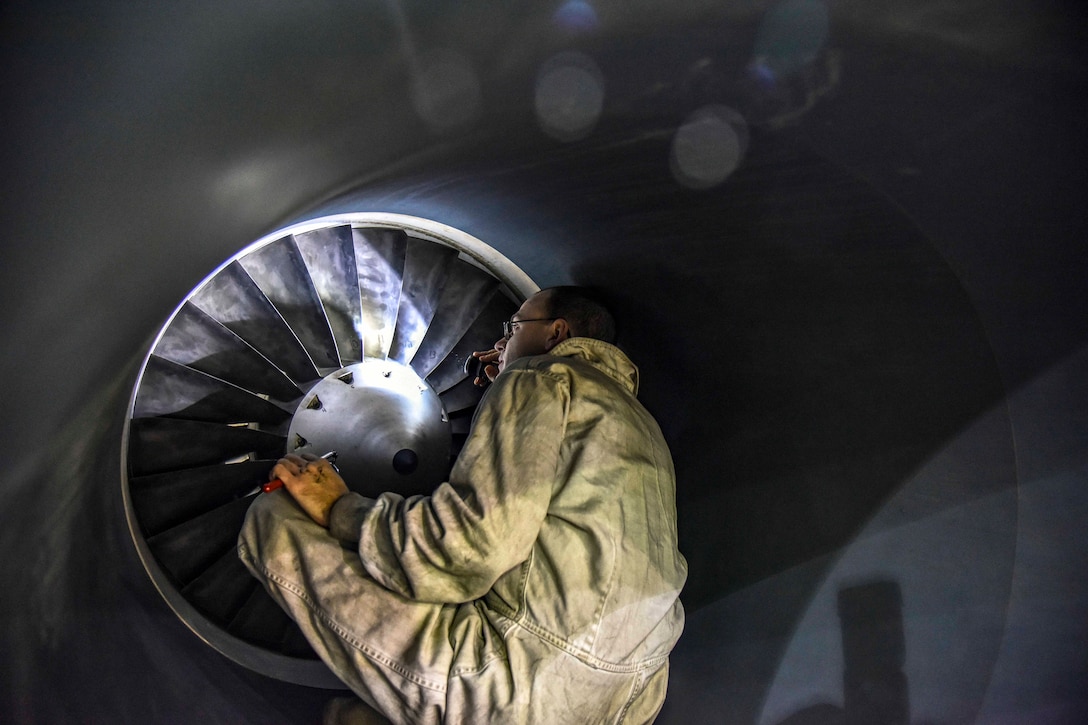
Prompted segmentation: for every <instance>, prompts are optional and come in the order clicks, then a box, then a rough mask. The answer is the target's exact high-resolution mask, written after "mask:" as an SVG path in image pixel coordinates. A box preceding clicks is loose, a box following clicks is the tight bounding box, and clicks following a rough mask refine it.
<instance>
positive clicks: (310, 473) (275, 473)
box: [269, 453, 348, 527]
mask: <svg viewBox="0 0 1088 725" xmlns="http://www.w3.org/2000/svg"><path fill="white" fill-rule="evenodd" d="M273 478H278V479H280V480H281V481H283V486H284V488H286V489H287V492H288V493H290V494H291V497H292V498H294V499H295V501H297V502H298V505H299V506H301V507H302V510H303V511H305V512H306V513H307V514H308V515H309V517H310V518H311V519H313V520H314V521H315V522H317V524H318V525H320V526H325V527H328V525H329V510H330V509H332V505H333V504H334V503H336V502H337V501H339V500H340V497H341V496H343V495H344V494H345V493H348V487H347V484H346V483H344V479H342V478H340V474H339V473H337V472H336V469H335V468H333V467H332V464H331V463H329V462H328V461H326V460H325V459H324V458H319V457H317V456H315V455H313V454H310V453H306V454H304V455H303V456H296V455H295V454H293V453H288V454H287V455H286V456H284V457H283V458H281V459H280V460H279V461H277V462H276V465H275V466H273V467H272V472H271V473H270V474H269V479H273Z"/></svg>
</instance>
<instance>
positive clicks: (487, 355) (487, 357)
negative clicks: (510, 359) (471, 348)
mask: <svg viewBox="0 0 1088 725" xmlns="http://www.w3.org/2000/svg"><path fill="white" fill-rule="evenodd" d="M500 352H501V351H500V350H497V349H495V348H491V349H490V350H477V351H476V352H474V353H472V357H474V358H476V359H477V360H479V361H480V362H482V363H485V365H484V375H486V376H487V380H484V379H483V378H480V377H477V378H476V379H474V380H473V381H472V382H473V383H475V384H476V385H478V386H479V387H481V388H482V387H484V386H485V385H487V383H488V381H490V382H495V378H497V377H498V376H499V366H498V365H496V364H495V363H497V362H498V361H499V353H500Z"/></svg>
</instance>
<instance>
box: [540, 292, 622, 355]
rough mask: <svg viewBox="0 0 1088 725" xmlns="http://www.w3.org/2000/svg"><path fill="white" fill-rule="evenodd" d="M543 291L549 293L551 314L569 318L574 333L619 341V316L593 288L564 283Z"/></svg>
mask: <svg viewBox="0 0 1088 725" xmlns="http://www.w3.org/2000/svg"><path fill="white" fill-rule="evenodd" d="M543 291H544V292H546V293H547V295H546V296H545V298H544V299H545V303H546V304H547V306H548V315H549V316H550V317H562V318H563V319H564V320H566V321H567V324H568V325H570V334H571V335H572V336H574V337H592V338H593V339H595V340H603V341H605V342H607V343H615V342H616V320H615V318H613V317H612V313H611V312H609V311H608V308H607V307H605V306H604V304H603V303H601V302H600V300H599V299H598V298H597V295H596V293H594V292H593V291H592V290H590V289H588V288H586V287H574V286H563V287H549V288H547V289H546V290H543Z"/></svg>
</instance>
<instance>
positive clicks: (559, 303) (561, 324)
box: [495, 287, 616, 372]
mask: <svg viewBox="0 0 1088 725" xmlns="http://www.w3.org/2000/svg"><path fill="white" fill-rule="evenodd" d="M510 323H511V324H510V327H511V331H510V335H509V336H508V337H504V338H503V339H502V340H500V341H499V342H497V343H495V349H497V350H499V351H500V353H501V354H500V356H499V371H500V372H501V371H502V370H503V369H504V368H505V367H506V365H507V364H509V363H512V362H514V361H515V360H518V359H520V358H523V357H528V356H530V355H543V354H544V353H546V352H548V351H550V350H551V349H552V348H553V347H555V346H556V345H558V344H559V343H561V342H563V340H566V339H567V338H570V337H592V338H594V339H596V340H603V341H605V342H609V343H611V342H615V340H616V323H615V321H614V320H613V319H612V314H611V313H610V312H609V311H608V309H607V308H605V306H604V305H602V304H601V303H600V302H598V301H597V300H596V299H595V298H594V297H593V295H592V293H590V292H589V291H588V290H586V289H584V288H582V287H550V288H548V289H544V290H541V291H540V292H537V293H536V294H535V295H533V296H532V297H530V298H529V299H527V300H525V302H524V304H522V305H521V307H520V308H518V311H517V312H515V313H514V315H513V317H511V318H510Z"/></svg>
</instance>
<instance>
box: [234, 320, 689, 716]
mask: <svg viewBox="0 0 1088 725" xmlns="http://www.w3.org/2000/svg"><path fill="white" fill-rule="evenodd" d="M637 388H638V370H637V369H636V368H635V366H634V365H633V364H632V363H631V362H630V360H628V359H627V357H626V356H625V355H624V354H623V353H622V352H621V351H620V350H619V349H617V348H616V347H614V346H612V345H609V344H608V343H605V342H601V341H599V340H591V339H588V338H572V339H569V340H566V341H564V342H562V343H560V344H559V345H558V346H556V347H555V348H554V349H553V350H552V351H551V352H550V353H549V354H547V355H540V356H536V357H529V358H523V359H521V360H518V361H516V362H514V363H513V364H511V365H510V366H509V367H508V368H507V369H506V370H504V371H503V373H502V374H501V375H500V376H499V377H498V379H497V380H496V381H495V383H494V384H493V385H492V386H491V388H490V389H489V390H488V392H487V393H486V394H485V396H484V398H483V400H482V401H481V403H480V406H479V408H478V409H477V412H476V417H475V420H474V422H473V426H472V431H471V433H470V435H469V437H468V440H467V442H466V444H465V448H464V450H463V451H462V452H461V455H460V456H459V458H458V460H457V462H456V464H455V466H454V468H453V471H452V472H451V474H450V480H449V482H448V483H443V484H441V485H440V486H438V488H437V489H436V490H435V491H434V493H433V494H431V495H430V496H415V497H412V498H408V499H405V498H403V497H401V496H399V495H397V494H393V493H385V494H382V495H381V496H380V497H378V498H377V499H376V500H375V499H369V498H364V497H362V496H359V495H358V494H349V495H347V496H345V497H343V498H342V499H340V501H338V502H337V504H336V505H335V506H334V508H333V510H332V512H331V516H330V527H329V529H328V530H326V529H323V528H321V527H319V526H317V525H316V524H314V523H313V522H312V521H311V520H310V519H309V518H308V517H307V516H306V515H305V514H304V513H303V512H302V511H301V509H299V508H298V506H297V505H295V503H294V502H293V500H292V499H291V498H290V496H289V494H287V493H286V492H284V491H280V492H276V493H274V494H269V495H266V496H260V497H258V501H256V502H255V503H254V504H253V506H252V507H251V508H250V511H249V514H248V516H247V519H246V523H245V526H244V528H243V530H242V534H241V536H240V538H239V547H238V548H239V555H240V556H241V558H242V561H243V562H245V564H246V566H247V567H249V569H250V570H251V571H252V572H253V574H254V576H256V577H257V578H258V579H260V580H261V581H262V582H263V583H264V585H265V586H266V587H267V588H268V590H269V591H270V592H271V593H272V596H273V597H274V598H275V599H276V600H277V601H278V602H279V603H280V605H281V606H282V607H284V609H285V610H286V611H287V612H288V613H290V615H291V616H292V617H293V618H294V619H295V620H296V621H297V622H298V623H299V625H300V626H301V628H302V631H303V632H304V633H305V635H306V637H307V639H308V640H309V641H310V642H311V644H313V646H314V649H315V650H316V651H317V653H318V654H319V655H320V656H321V658H322V659H323V660H324V661H325V662H326V663H327V664H328V665H329V667H330V668H331V669H332V670H333V671H334V672H335V673H336V674H337V675H338V676H339V677H340V678H341V679H343V681H344V682H345V683H346V684H347V685H348V686H349V687H351V689H352V690H354V691H355V693H356V694H358V695H359V697H361V698H362V699H363V700H364V701H366V702H368V703H370V704H371V705H373V706H374V707H376V708H377V709H378V710H380V711H381V712H383V713H384V714H385V715H386V716H387V717H388V718H390V719H391V720H392V721H394V722H398V723H441V722H446V723H512V724H514V723H516V724H518V725H521V724H526V725H527V724H530V723H541V724H547V725H559V724H561V723H644V722H650V721H652V720H653V719H654V717H655V716H656V714H657V712H658V711H659V709H660V708H661V705H662V702H663V701H664V697H665V689H666V683H667V680H668V655H669V652H670V650H671V649H672V647H673V645H674V644H675V643H676V640H677V638H679V636H680V632H681V630H682V629H683V622H684V611H683V607H682V606H681V604H680V601H679V598H678V595H679V592H680V589H681V587H682V586H683V584H684V581H685V578H686V576H687V564H686V562H685V561H684V558H683V556H681V554H680V552H679V551H678V549H677V544H676V504H675V480H674V474H673V465H672V459H671V457H670V455H669V451H668V449H667V447H666V445H665V441H664V439H663V437H662V435H661V432H660V429H659V428H658V426H657V423H656V422H655V421H654V420H653V418H652V417H651V416H650V415H649V413H647V412H646V410H645V409H644V408H643V407H642V405H641V404H640V403H639V402H638V401H637V400H636V398H635V393H636V392H637Z"/></svg>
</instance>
